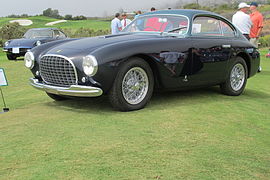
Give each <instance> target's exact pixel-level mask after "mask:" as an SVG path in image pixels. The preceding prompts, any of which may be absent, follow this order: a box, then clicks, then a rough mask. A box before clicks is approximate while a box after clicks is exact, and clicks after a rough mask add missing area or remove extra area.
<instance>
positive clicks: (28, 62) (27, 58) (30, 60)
mask: <svg viewBox="0 0 270 180" xmlns="http://www.w3.org/2000/svg"><path fill="white" fill-rule="evenodd" d="M24 65H25V67H27V68H28V69H33V67H34V65H35V56H34V54H33V53H32V52H31V51H28V52H27V53H26V54H25V55H24Z"/></svg>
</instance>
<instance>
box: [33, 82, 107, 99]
mask: <svg viewBox="0 0 270 180" xmlns="http://www.w3.org/2000/svg"><path fill="white" fill-rule="evenodd" d="M29 81H30V84H31V85H32V86H33V87H34V88H36V89H38V90H42V91H45V92H48V93H52V94H56V95H63V96H75V97H97V96H101V95H102V94H103V91H102V89H100V88H97V87H92V86H80V85H71V86H70V87H58V86H51V85H47V84H43V83H40V82H39V81H38V79H35V78H30V79H29Z"/></svg>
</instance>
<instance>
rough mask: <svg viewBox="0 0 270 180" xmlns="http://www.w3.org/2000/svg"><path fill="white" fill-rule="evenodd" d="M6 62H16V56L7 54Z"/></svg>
mask: <svg viewBox="0 0 270 180" xmlns="http://www.w3.org/2000/svg"><path fill="white" fill-rule="evenodd" d="M7 58H8V60H16V58H17V56H16V55H14V54H7Z"/></svg>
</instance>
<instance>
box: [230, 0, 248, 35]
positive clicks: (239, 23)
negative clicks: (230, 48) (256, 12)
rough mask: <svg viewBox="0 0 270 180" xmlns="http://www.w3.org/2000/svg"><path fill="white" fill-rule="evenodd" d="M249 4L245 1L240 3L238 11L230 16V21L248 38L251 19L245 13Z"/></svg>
mask: <svg viewBox="0 0 270 180" xmlns="http://www.w3.org/2000/svg"><path fill="white" fill-rule="evenodd" d="M249 7H250V6H249V5H247V4H246V3H243V2H242V3H240V4H239V5H238V11H237V12H236V13H235V14H234V15H233V17H232V23H233V24H234V25H235V26H236V27H237V28H238V29H239V30H240V31H241V33H242V34H243V35H244V36H245V37H246V38H247V39H248V40H249V39H250V37H249V33H250V28H251V26H252V22H251V19H250V17H249V15H248V14H247V12H248V10H249Z"/></svg>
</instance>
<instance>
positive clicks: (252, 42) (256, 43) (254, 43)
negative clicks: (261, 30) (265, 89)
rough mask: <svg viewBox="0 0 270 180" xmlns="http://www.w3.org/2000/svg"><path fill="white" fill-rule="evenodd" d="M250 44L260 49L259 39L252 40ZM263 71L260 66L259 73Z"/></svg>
mask: <svg viewBox="0 0 270 180" xmlns="http://www.w3.org/2000/svg"><path fill="white" fill-rule="evenodd" d="M249 42H250V43H251V44H253V45H254V46H255V47H256V48H258V47H259V38H250V40H249ZM261 71H262V67H261V66H260V67H259V69H258V72H261Z"/></svg>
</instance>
